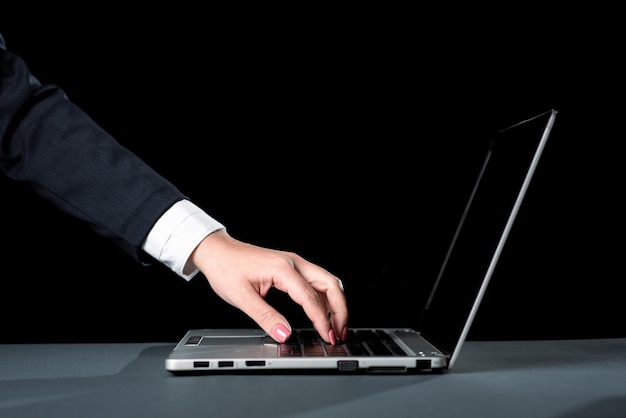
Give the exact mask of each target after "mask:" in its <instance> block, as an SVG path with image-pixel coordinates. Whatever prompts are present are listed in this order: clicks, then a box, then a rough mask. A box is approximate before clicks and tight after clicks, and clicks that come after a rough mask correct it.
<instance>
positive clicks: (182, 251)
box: [143, 200, 224, 280]
mask: <svg viewBox="0 0 626 418" xmlns="http://www.w3.org/2000/svg"><path fill="white" fill-rule="evenodd" d="M218 229H224V225H222V224H221V223H219V222H218V221H216V220H215V219H213V218H212V217H211V216H209V215H208V214H207V213H206V212H205V211H203V210H202V209H200V208H199V207H198V206H196V205H195V204H193V203H192V202H190V201H189V200H181V201H178V202H176V203H175V204H174V205H173V206H172V207H171V208H170V209H169V210H168V211H167V212H165V213H164V214H163V216H161V218H159V220H158V221H157V222H156V224H154V227H153V228H152V230H151V231H150V233H149V234H148V237H147V238H146V241H145V242H144V244H143V250H144V251H145V252H146V253H148V254H150V255H151V256H152V257H154V258H155V259H157V260H158V261H159V262H161V263H163V264H165V265H166V266H167V267H169V268H170V269H171V270H172V271H173V272H174V273H176V274H178V275H179V276H181V277H182V278H184V279H185V280H191V278H192V277H194V276H195V275H196V274H197V273H198V270H197V269H195V270H194V271H192V272H191V273H189V274H184V273H183V270H184V268H185V265H186V264H187V261H188V260H189V257H190V256H191V253H192V252H193V250H194V249H195V248H196V247H197V246H198V244H200V241H202V240H203V239H204V238H205V237H206V236H207V235H209V234H211V233H212V232H215V231H217V230H218Z"/></svg>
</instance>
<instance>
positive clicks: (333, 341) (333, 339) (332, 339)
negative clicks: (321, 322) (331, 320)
mask: <svg viewBox="0 0 626 418" xmlns="http://www.w3.org/2000/svg"><path fill="white" fill-rule="evenodd" d="M328 338H329V339H330V343H331V344H332V345H335V344H337V337H335V331H333V330H332V328H331V330H330V331H328Z"/></svg>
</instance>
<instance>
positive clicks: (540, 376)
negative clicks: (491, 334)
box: [0, 338, 626, 418]
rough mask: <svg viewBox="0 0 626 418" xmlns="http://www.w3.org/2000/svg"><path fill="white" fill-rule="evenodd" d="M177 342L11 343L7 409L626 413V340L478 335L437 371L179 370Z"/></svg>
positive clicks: (4, 373) (102, 413) (1, 404)
mask: <svg viewBox="0 0 626 418" xmlns="http://www.w3.org/2000/svg"><path fill="white" fill-rule="evenodd" d="M173 346H174V344H171V343H139V344H137V343H134V344H5V345H0V416H1V417H11V418H20V417H44V416H45V417H63V418H70V417H81V418H85V417H90V418H93V417H109V418H110V417H116V418H122V417H131V416H132V417H138V416H147V417H151V418H153V417H154V418H156V417H177V418H182V417H192V416H193V417H198V416H208V417H240V416H242V417H243V416H254V417H255V418H256V417H266V416H267V417H273V418H279V417H319V416H324V417H344V416H345V417H359V418H361V417H377V418H379V417H385V416H387V417H391V416H394V417H418V416H419V417H440V416H446V417H453V416H459V417H460V416H462V417H468V416H469V417H490V416H498V417H503V416H506V417H509V418H511V417H525V418H527V417H534V418H539V417H563V418H565V417H587V416H590V417H591V416H592V417H594V418H595V417H603V418H606V417H617V416H619V417H623V416H626V338H616V339H600V340H573V341H572V340H556V341H501V342H500V341H498V342H493V341H469V342H467V343H466V344H465V346H464V347H463V352H462V354H461V356H460V357H459V359H458V362H457V363H456V366H455V369H454V370H452V371H451V372H449V373H445V374H441V375H434V376H431V375H396V376H378V375H374V376H371V375H364V376H363V375H359V376H356V375H339V376H319V375H313V376H310V375H309V376H294V375H283V376H266V375H263V376H250V375H237V376H225V375H219V376H174V375H171V374H169V373H168V372H167V371H166V370H165V368H164V361H165V357H166V355H167V354H168V353H169V351H170V350H171V349H172V348H173Z"/></svg>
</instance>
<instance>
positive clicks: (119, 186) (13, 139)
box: [0, 34, 185, 261]
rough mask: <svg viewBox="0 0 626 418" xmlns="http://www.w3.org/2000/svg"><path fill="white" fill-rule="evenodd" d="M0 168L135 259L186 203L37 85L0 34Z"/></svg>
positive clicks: (53, 92)
mask: <svg viewBox="0 0 626 418" xmlns="http://www.w3.org/2000/svg"><path fill="white" fill-rule="evenodd" d="M0 168H1V169H2V171H3V172H4V173H5V174H6V175H7V176H8V177H9V178H11V179H13V180H16V181H20V182H25V183H27V184H28V185H29V186H30V187H32V188H33V190H34V191H36V192H37V193H39V194H40V195H41V196H43V197H44V198H46V199H48V200H50V201H51V202H52V203H54V204H55V205H56V206H58V207H59V208H61V209H62V210H64V211H66V212H67V213H69V214H71V215H72V216H74V217H76V218H78V219H81V220H83V221H85V222H87V223H89V224H90V225H91V227H92V228H93V229H94V230H95V231H96V232H97V233H99V234H101V235H102V236H104V237H107V238H109V239H111V240H113V241H114V242H115V243H116V244H118V245H119V246H120V247H121V248H122V249H124V250H125V251H127V252H128V253H129V254H131V255H132V256H133V257H134V258H135V259H137V260H138V261H139V260H143V261H152V260H149V259H148V258H147V255H146V254H145V253H143V252H142V251H141V244H142V243H143V241H144V239H145V238H146V236H147V234H148V232H149V231H150V229H151V227H152V226H153V225H154V223H155V222H156V221H157V219H158V218H159V217H160V216H161V215H162V214H163V213H164V212H165V211H166V210H167V209H168V208H169V207H170V206H172V205H173V204H174V203H175V202H176V201H178V200H180V199H183V198H184V197H185V196H183V194H182V193H181V192H180V191H179V190H178V189H177V188H176V187H175V186H174V185H173V184H171V183H170V182H169V181H167V180H166V179H165V178H163V177H162V176H160V175H159V174H158V173H156V172H155V171H154V170H153V169H152V168H151V167H149V166H148V165H147V164H146V163H144V162H143V161H142V160H141V159H140V158H138V157H137V156H136V155H134V154H133V153H131V152H130V151H129V150H128V149H126V148H124V147H123V146H121V145H120V144H119V143H118V142H117V141H116V140H115V139H114V138H112V137H111V135H109V134H108V133H107V132H105V131H104V130H103V129H102V128H101V127H100V126H98V124H96V123H95V122H94V121H93V120H92V119H91V118H90V117H89V116H88V115H87V114H86V113H85V112H84V111H82V110H81V109H80V108H79V107H78V106H76V105H75V104H74V103H72V102H71V101H70V100H69V99H68V97H67V96H66V95H65V93H64V92H63V90H62V89H61V88H59V87H58V86H55V85H42V84H41V83H40V82H39V81H38V80H37V79H36V78H35V77H34V76H33V75H32V74H31V73H30V71H29V69H28V67H27V65H26V63H25V62H24V61H23V60H22V59H21V58H20V57H19V56H16V55H15V54H13V53H11V52H9V51H7V49H6V44H5V42H4V40H3V38H2V35H1V34H0Z"/></svg>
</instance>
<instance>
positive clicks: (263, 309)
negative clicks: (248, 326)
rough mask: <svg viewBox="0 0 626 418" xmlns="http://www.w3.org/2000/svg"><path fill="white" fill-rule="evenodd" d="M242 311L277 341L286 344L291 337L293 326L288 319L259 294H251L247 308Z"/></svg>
mask: <svg viewBox="0 0 626 418" xmlns="http://www.w3.org/2000/svg"><path fill="white" fill-rule="evenodd" d="M240 309H241V310H242V311H243V312H244V313H245V314H247V315H248V316H249V317H250V318H252V320H253V321H255V322H256V323H257V324H258V325H259V326H260V327H261V328H262V329H263V330H264V331H265V332H266V333H267V334H268V335H270V336H271V337H272V338H274V339H275V340H276V341H278V342H281V343H284V342H285V341H287V339H288V338H289V336H290V335H291V325H289V322H288V321H287V319H286V318H285V317H284V316H282V315H281V314H280V313H279V312H278V311H277V310H276V309H274V308H273V307H272V306H271V305H270V304H268V303H267V302H266V301H265V299H263V298H262V297H261V296H260V295H259V294H258V293H253V294H251V295H250V298H249V299H248V300H247V301H246V304H245V307H242V308H240Z"/></svg>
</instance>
